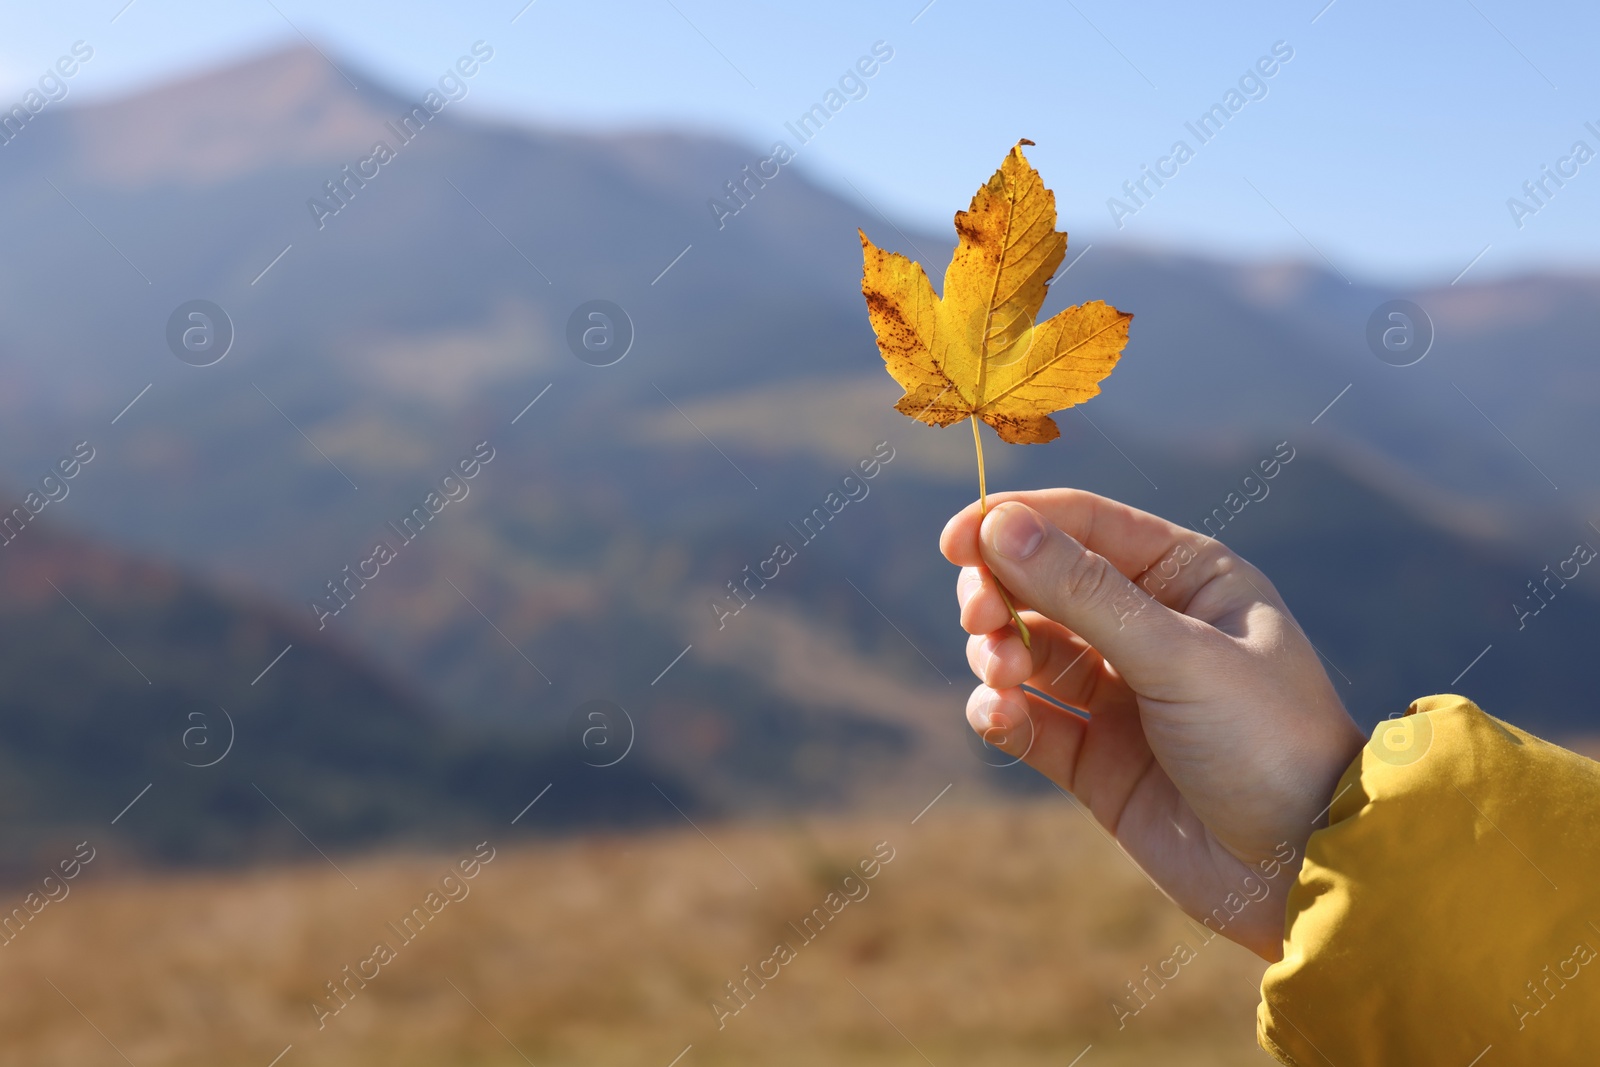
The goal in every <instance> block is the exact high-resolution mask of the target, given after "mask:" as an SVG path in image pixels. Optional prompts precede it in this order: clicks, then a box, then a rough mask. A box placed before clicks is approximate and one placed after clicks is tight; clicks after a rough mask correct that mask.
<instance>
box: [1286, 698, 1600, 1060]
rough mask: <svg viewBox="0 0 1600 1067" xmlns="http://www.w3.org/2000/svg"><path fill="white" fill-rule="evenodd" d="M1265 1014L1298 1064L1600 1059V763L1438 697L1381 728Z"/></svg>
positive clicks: (1345, 787) (1349, 779)
mask: <svg viewBox="0 0 1600 1067" xmlns="http://www.w3.org/2000/svg"><path fill="white" fill-rule="evenodd" d="M1287 907H1288V914H1287V916H1286V918H1285V925H1284V953H1283V959H1282V960H1281V961H1280V962H1278V963H1275V964H1273V965H1272V966H1271V967H1269V968H1267V972H1266V975H1265V976H1264V977H1263V979H1262V988H1261V994H1262V999H1261V1004H1260V1006H1259V1007H1258V1008H1257V1012H1256V1025H1257V1036H1258V1038H1259V1040H1260V1042H1261V1047H1262V1048H1264V1049H1265V1050H1266V1051H1267V1052H1269V1053H1271V1054H1272V1055H1273V1056H1274V1057H1276V1058H1277V1059H1278V1061H1279V1062H1281V1063H1285V1064H1292V1065H1297V1067H1329V1065H1331V1067H1378V1065H1384V1067H1389V1065H1395V1067H1399V1065H1404V1067H1429V1065H1433V1064H1438V1065H1440V1067H1505V1065H1508V1064H1539V1065H1556V1064H1590V1063H1600V954H1597V950H1600V763H1595V762H1594V761H1592V760H1588V759H1584V758H1583V757H1582V756H1579V755H1577V754H1575V753H1572V752H1569V751H1567V750H1566V749H1563V748H1559V747H1557V746H1555V745H1551V744H1548V743H1546V742H1544V741H1541V740H1539V739H1538V738H1537V737H1534V736H1532V735H1531V734H1527V733H1524V732H1523V731H1521V730H1518V729H1517V728H1516V727H1514V726H1509V725H1507V724H1505V723H1503V722H1500V721H1499V720H1498V719H1494V718H1492V717H1490V716H1488V715H1485V714H1484V713H1483V712H1482V711H1481V710H1479V709H1478V707H1477V705H1475V704H1473V703H1472V702H1471V701H1470V700H1467V699H1465V698H1463V697H1458V696H1432V697H1426V698H1424V699H1422V700H1419V701H1417V702H1416V703H1414V704H1412V705H1411V707H1410V709H1409V711H1408V712H1407V714H1406V716H1405V717H1403V718H1399V719H1390V720H1387V721H1385V722H1383V723H1380V724H1379V725H1378V727H1377V729H1376V730H1374V731H1373V735H1372V739H1371V740H1370V741H1369V742H1368V744H1367V745H1366V747H1365V748H1363V749H1362V752H1361V755H1360V756H1359V757H1357V759H1356V760H1355V762H1354V763H1352V764H1351V766H1350V768H1349V769H1348V770H1347V771H1346V772H1345V774H1344V777H1343V778H1341V779H1340V781H1339V785H1338V787H1337V788H1336V790H1335V792H1334V800H1333V806H1332V808H1331V809H1330V811H1329V823H1328V826H1327V827H1326V828H1325V829H1322V830H1318V831H1317V832H1316V833H1314V834H1312V835H1311V840H1310V842H1309V843H1308V844H1307V846H1306V857H1305V865H1304V867H1303V868H1302V869H1301V872H1300V875H1299V878H1298V879H1297V880H1296V882H1295V884H1294V886H1293V887H1292V888H1291V889H1290V891H1289V897H1288V905H1287Z"/></svg>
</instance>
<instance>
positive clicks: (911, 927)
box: [0, 787, 1281, 1067]
mask: <svg viewBox="0 0 1600 1067" xmlns="http://www.w3.org/2000/svg"><path fill="white" fill-rule="evenodd" d="M959 794H960V788H959V787H957V788H956V789H954V790H952V791H951V793H950V794H949V795H947V796H945V797H943V798H942V799H941V800H940V802H939V803H938V804H936V805H935V806H934V807H933V808H932V809H930V810H929V811H928V812H927V813H926V814H924V815H923V816H922V817H921V818H920V819H919V820H918V821H917V822H916V823H915V824H913V823H912V816H914V815H916V812H915V810H912V811H908V812H905V813H904V814H903V815H896V816H895V817H888V816H882V817H879V816H854V817H837V818H818V819H803V820H796V821H793V822H786V823H759V824H717V825H707V826H704V827H702V829H703V830H704V831H705V832H706V835H709V837H708V836H705V835H702V834H701V833H699V832H697V831H696V830H695V829H693V828H691V827H689V826H688V825H685V826H684V827H683V828H682V830H681V831H676V830H674V831H669V832H653V833H648V834H638V835H628V836H622V835H619V836H612V837H607V838H599V839H597V838H584V839H578V840H571V841H557V842H548V843H541V844H531V845H530V844H519V845H516V846H511V847H507V846H505V845H504V843H503V842H500V843H496V842H493V841H491V842H490V847H491V848H493V849H494V850H495V851H494V858H493V859H492V860H491V861H490V862H488V863H487V864H484V865H482V866H481V867H480V868H478V869H477V870H476V877H474V878H472V879H470V880H467V879H458V880H454V881H448V882H445V883H444V888H443V889H441V888H440V885H441V878H442V876H443V875H444V874H446V873H447V871H448V870H450V869H451V868H452V867H454V866H455V865H456V864H458V863H459V862H460V861H461V860H463V859H467V858H469V857H472V855H473V852H474V847H475V845H476V842H463V843H462V846H461V847H460V849H458V850H456V851H454V852H452V853H448V854H438V855H393V854H390V855H382V856H366V857H342V856H334V857H333V860H332V861H333V862H337V863H338V866H339V868H340V869H341V870H342V873H341V870H336V869H334V867H333V866H332V865H331V862H330V863H322V862H320V861H319V862H317V863H313V864H308V865H305V866H300V867H296V868H293V869H281V868H280V869H270V870H261V871H255V872H249V873H237V874H228V875H143V876H139V877H131V876H119V875H118V873H117V872H116V871H115V870H114V869H112V865H111V864H110V863H106V862H104V861H102V862H101V863H94V864H90V865H89V866H88V867H87V868H86V869H85V871H84V873H83V875H81V876H80V877H79V878H78V880H77V881H76V882H74V883H73V889H72V892H71V895H70V896H69V897H67V898H66V899H65V900H62V901H60V902H58V903H54V904H51V905H49V906H48V907H47V908H46V909H45V910H44V911H43V912H42V913H40V914H39V915H38V917H37V918H36V919H35V920H34V921H33V922H32V923H30V924H29V925H28V926H27V928H26V929H24V931H23V932H22V934H21V935H20V936H18V937H17V938H16V939H15V940H13V941H12V942H11V943H9V944H7V945H5V946H4V947H0V1033H3V1034H4V1038H3V1041H0V1060H3V1062H5V1063H17V1064H24V1063H25V1064H29V1065H31V1067H56V1065H72V1067H95V1065H101V1064H103V1065H106V1067H114V1065H117V1064H123V1063H131V1064H133V1065H136V1067H165V1065H171V1067H178V1065H183V1067H191V1065H192V1067H199V1065H202V1064H204V1065H206V1067H234V1065H241V1067H243V1065H248V1067H268V1065H269V1064H271V1063H273V1062H274V1057H276V1056H279V1055H280V1053H281V1054H282V1059H281V1060H278V1061H277V1063H278V1065H279V1067H311V1065H335V1064H337V1065H340V1067H361V1065H367V1064H374V1065H375V1064H384V1065H386V1067H413V1065H415V1067H422V1065H429V1067H456V1065H462V1067H465V1065H473V1067H512V1065H520V1064H535V1065H538V1067H561V1065H568V1064H571V1065H576V1064H585V1065H611V1064H618V1065H621V1064H630V1065H640V1067H668V1065H669V1064H672V1063H674V1062H676V1063H677V1064H678V1065H679V1067H703V1065H720V1064H751V1063H760V1064H773V1065H788V1064H830V1065H831V1064H868V1063H870V1064H883V1065H922V1064H929V1063H931V1064H934V1065H937V1067H955V1065H963V1067H966V1065H1001V1064H1004V1065H1008V1067H1030V1065H1034V1064H1038V1065H1044V1064H1051V1065H1054V1067H1066V1065H1067V1064H1069V1063H1077V1064H1078V1065H1079V1067H1110V1065H1121V1064H1150V1063H1161V1064H1170V1065H1173V1067H1179V1065H1189V1067H1213V1065H1223V1064H1230V1065H1232V1064H1267V1063H1270V1062H1271V1061H1270V1060H1269V1059H1268V1058H1267V1057H1266V1056H1265V1055H1264V1054H1263V1053H1261V1052H1260V1051H1259V1050H1257V1049H1256V1047H1255V1041H1254V1003H1255V996H1254V991H1253V987H1254V985H1255V983H1256V981H1257V980H1258V978H1259V976H1260V973H1261V971H1262V969H1263V965H1262V964H1261V962H1260V961H1259V960H1257V959H1255V958H1254V957H1253V956H1251V955H1250V954H1248V953H1247V952H1245V951H1244V950H1243V949H1240V948H1238V947H1237V946H1234V945H1232V944H1231V943H1228V942H1226V941H1223V940H1222V939H1220V938H1218V939H1216V940H1213V941H1211V942H1210V943H1209V944H1204V943H1203V942H1202V939H1201V938H1200V936H1199V935H1198V934H1196V932H1195V931H1196V927H1195V926H1194V924H1192V923H1190V922H1188V921H1187V920H1186V919H1185V918H1184V917H1183V916H1182V915H1181V914H1179V913H1178V912H1177V910H1176V909H1175V908H1174V907H1173V906H1172V905H1171V904H1170V903H1169V902H1168V901H1167V900H1166V899H1165V898H1164V897H1163V896H1161V895H1160V894H1159V893H1158V892H1157V891H1156V890H1155V889H1154V888H1153V887H1152V886H1151V885H1150V884H1149V883H1148V882H1147V881H1146V880H1145V879H1144V877H1143V876H1142V875H1141V874H1140V873H1139V872H1138V871H1136V870H1135V869H1134V868H1133V867H1132V866H1131V865H1130V864H1129V863H1128V861H1127V860H1126V859H1125V858H1123V857H1122V856H1121V854H1120V853H1119V852H1118V851H1117V850H1116V849H1115V848H1114V847H1113V846H1112V845H1111V844H1110V843H1109V842H1108V841H1107V840H1106V839H1105V838H1104V837H1103V836H1102V835H1101V834H1100V832H1099V830H1098V829H1096V828H1095V827H1092V826H1091V825H1090V824H1089V823H1088V821H1087V820H1086V819H1085V817H1084V816H1083V815H1082V813H1081V812H1079V811H1078V810H1077V809H1076V808H1075V807H1074V806H1073V805H1072V804H1070V803H1069V802H1068V801H1066V800H1065V799H1062V798H1055V799H1054V800H1053V801H1049V802H1030V803H1027V804H1018V805H1001V806H996V805H993V804H988V805H983V806H971V807H968V806H965V805H963V803H962V798H961V797H960V795H959ZM879 842H886V844H885V845H879V844H878V843H879ZM875 847H876V849H877V852H878V855H879V856H883V855H888V854H889V853H890V850H892V856H893V858H892V859H891V860H889V861H888V862H887V863H880V864H879V865H878V866H877V867H876V868H873V867H872V866H871V864H870V863H869V864H868V870H875V872H876V877H874V878H872V879H870V880H866V879H864V878H862V877H861V876H860V870H861V869H860V867H859V866H858V865H859V863H860V861H862V860H863V859H868V858H870V857H872V856H873V854H874V850H875ZM483 851H484V854H488V850H487V849H485V850H483ZM719 853H720V854H719ZM469 869H470V864H469ZM852 869H854V870H855V871H856V876H855V877H854V878H853V879H852V880H850V881H845V876H846V875H847V874H849V873H850V872H851V870H852ZM357 887H359V888H357ZM430 891H432V892H436V893H438V895H437V896H435V897H433V898H431V899H430V898H429V897H428V894H429V893H430ZM6 892H7V893H9V894H11V895H12V896H16V897H18V899H19V900H20V898H21V897H22V896H23V895H24V893H25V892H26V887H11V888H8V889H7V890H6ZM830 893H836V894H837V895H836V896H834V897H832V898H831V900H830V898H829V894H830ZM451 897H459V898H460V899H451ZM852 898H854V899H852ZM1271 899H1273V900H1274V901H1276V900H1277V898H1276V897H1274V898H1271ZM830 903H831V905H832V909H836V910H837V914H833V913H832V910H831V909H830V907H829V905H830ZM11 904H12V902H11V901H9V900H7V902H6V903H5V907H6V908H8V909H9V908H10V907H11ZM1279 906H1281V904H1280V905H1279ZM414 908H417V909H420V914H421V916H422V917H421V918H413V920H412V922H413V926H414V927H416V928H418V929H420V933H409V931H408V933H409V936H410V937H411V938H412V940H410V941H406V940H404V939H403V938H402V936H401V934H400V933H398V932H397V930H396V927H398V926H400V924H401V923H402V920H403V919H404V918H405V916H407V915H408V914H411V913H412V910H413V909H414ZM430 908H431V909H433V910H430ZM818 908H820V909H822V912H821V914H822V915H823V916H825V917H827V920H828V921H827V922H826V924H825V925H823V924H822V923H821V922H820V921H818V920H816V919H813V922H812V924H811V926H810V927H806V928H805V930H804V933H806V934H809V935H810V937H811V938H812V939H811V940H807V938H806V936H803V933H802V930H801V926H802V920H803V919H804V918H805V917H806V916H807V915H808V914H812V913H813V909H818ZM434 912H436V914H435V913H434ZM791 923H793V924H795V925H794V926H791V925H790V924H791ZM390 924H394V925H393V926H391V925H390ZM1179 939H1184V940H1186V941H1187V942H1188V943H1189V944H1191V945H1195V946H1200V947H1199V950H1198V956H1197V957H1196V958H1195V959H1193V960H1192V961H1191V962H1189V963H1187V964H1186V965H1185V966H1183V968H1182V969H1181V971H1180V973H1179V974H1178V977H1177V978H1175V979H1173V980H1172V981H1171V982H1168V983H1166V984H1165V986H1164V987H1163V988H1160V989H1159V990H1158V991H1157V992H1155V993H1154V994H1153V995H1152V996H1151V997H1150V999H1149V1002H1148V1004H1147V1005H1146V1006H1145V1007H1144V1008H1143V1010H1142V1011H1140V1012H1139V1013H1138V1014H1137V1015H1136V1016H1133V1017H1130V1018H1127V1019H1125V1020H1124V1023H1125V1025H1124V1026H1122V1027H1120V1028H1119V1025H1118V1018H1117V1013H1116V1012H1115V1011H1114V1010H1113V1008H1112V1007H1111V1002H1112V1000H1113V998H1115V997H1117V996H1119V995H1121V996H1123V997H1125V998H1126V997H1127V996H1128V990H1127V987H1126V983H1127V982H1129V981H1130V980H1134V979H1137V978H1141V977H1142V975H1141V969H1142V968H1143V967H1144V966H1145V965H1146V964H1150V965H1154V964H1156V963H1157V962H1159V961H1160V960H1162V959H1164V958H1166V957H1168V956H1170V955H1171V954H1172V950H1173V947H1174V945H1175V944H1176V943H1177V942H1178V940H1179ZM379 942H383V943H385V944H386V945H387V946H388V947H389V955H388V956H385V957H383V958H380V956H381V955H382V954H380V956H375V955H374V948H375V946H376V945H377V944H378V943H379ZM779 942H785V943H787V944H788V945H789V946H790V948H791V950H792V951H791V954H790V955H789V958H788V960H787V962H781V959H777V958H775V957H774V947H775V946H776V945H777V944H778V943H779ZM385 960H386V962H385ZM746 965H749V966H750V968H751V972H752V973H754V972H755V971H756V970H757V969H759V968H764V969H765V973H766V974H767V975H769V976H770V975H774V973H775V977H772V978H771V979H770V980H769V981H766V982H765V984H764V985H761V984H759V982H758V981H756V980H750V981H749V983H748V985H747V988H748V989H750V990H753V992H750V993H747V994H746V997H747V1003H746V1004H745V1006H744V1007H743V1008H742V1010H740V1011H739V1012H738V1013H737V1014H736V1015H727V1014H724V1016H723V1017H722V1018H721V1020H720V1021H721V1023H722V1025H721V1026H720V1027H719V1025H718V1023H719V1020H718V1013H717V1012H716V1011H715V1010H714V1009H713V1008H712V1007H711V1002H712V1000H713V998H716V997H718V996H719V995H722V996H723V997H725V998H726V997H727V992H728V991H727V987H726V984H725V983H727V982H730V981H734V980H736V979H737V980H744V979H745V974H744V972H743V968H744V967H745V966H746ZM346 966H349V967H350V971H348V972H347V971H345V967H346ZM358 971H360V972H364V973H365V974H366V975H368V976H371V975H374V974H375V975H376V976H375V977H370V979H367V978H360V977H359V975H358ZM350 975H357V977H349V976H350ZM330 981H331V982H335V983H338V982H343V983H344V985H343V987H342V991H343V1006H342V1009H341V1010H339V1011H338V1013H337V1014H321V1013H319V1011H318V1010H317V1009H316V1008H314V1007H313V1005H314V1004H317V1003H321V1004H323V1005H324V1008H323V1012H331V1009H332V1008H334V1007H340V1005H341V1001H340V1000H336V999H334V998H333V997H332V995H331V994H330V993H329V992H328V987H327V986H326V985H325V983H327V982H330ZM363 983H364V984H363ZM724 1003H726V1004H728V1005H729V1007H730V1008H731V1007H735V1006H738V1002H737V1001H732V1000H731V999H725V1000H724ZM1130 1003H1133V1002H1131V1001H1130ZM319 1014H321V1018H320V1020H319ZM319 1021H320V1024H321V1025H320V1027H319ZM291 1046H292V1047H291ZM690 1046H692V1047H690ZM1090 1046H1092V1048H1091V1047H1090ZM286 1048H287V1051H285V1050H286ZM686 1048H687V1052H685V1049H686ZM1085 1049H1088V1051H1087V1053H1085V1052H1084V1050H1085ZM680 1054H682V1058H681V1059H679V1060H677V1061H674V1057H678V1056H680ZM1080 1054H1082V1059H1081V1060H1074V1057H1078V1056H1080Z"/></svg>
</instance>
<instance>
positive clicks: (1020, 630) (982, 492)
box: [967, 414, 1033, 652]
mask: <svg viewBox="0 0 1600 1067" xmlns="http://www.w3.org/2000/svg"><path fill="white" fill-rule="evenodd" d="M967 418H968V420H969V421H971V423H972V444H973V447H974V448H976V449H977V450H978V515H979V516H980V518H981V516H984V515H987V514H989V488H988V484H987V483H986V481H985V479H984V476H983V438H982V437H979V436H978V416H977V415H976V414H972V415H969V416H967ZM999 589H1000V599H1001V600H1004V601H1005V602H1006V610H1007V611H1009V612H1011V621H1012V622H1014V623H1016V624H1017V634H1018V636H1020V637H1021V638H1022V646H1023V647H1024V648H1026V649H1027V650H1028V651H1030V652H1031V651H1033V635H1032V634H1030V633H1029V632H1028V624H1027V623H1025V622H1023V621H1022V616H1021V615H1018V614H1017V606H1016V605H1015V604H1013V603H1012V602H1011V594H1010V593H1008V592H1006V587H1005V586H1003V585H1002V586H999Z"/></svg>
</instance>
